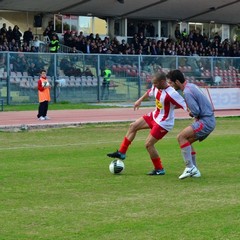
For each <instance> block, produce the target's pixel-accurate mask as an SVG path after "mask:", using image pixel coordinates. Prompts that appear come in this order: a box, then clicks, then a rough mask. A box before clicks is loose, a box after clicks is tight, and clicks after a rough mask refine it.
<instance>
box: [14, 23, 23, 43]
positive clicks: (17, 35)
mask: <svg viewBox="0 0 240 240" xmlns="http://www.w3.org/2000/svg"><path fill="white" fill-rule="evenodd" d="M21 37H22V33H21V32H20V31H19V27H18V25H15V26H14V28H13V31H12V39H15V41H16V43H17V44H18V46H19V47H20V46H21Z"/></svg>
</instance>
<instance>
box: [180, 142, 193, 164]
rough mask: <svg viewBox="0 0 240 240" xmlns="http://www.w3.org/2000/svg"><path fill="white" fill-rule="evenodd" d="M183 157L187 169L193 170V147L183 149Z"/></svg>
mask: <svg viewBox="0 0 240 240" xmlns="http://www.w3.org/2000/svg"><path fill="white" fill-rule="evenodd" d="M181 152H182V156H183V159H184V162H185V164H186V167H188V168H192V167H193V162H192V147H191V145H189V146H187V147H184V148H181Z"/></svg>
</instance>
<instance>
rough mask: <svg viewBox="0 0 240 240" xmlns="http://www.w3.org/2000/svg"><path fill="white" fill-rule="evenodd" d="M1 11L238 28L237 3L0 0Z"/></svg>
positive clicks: (222, 0) (216, 0)
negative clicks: (234, 25) (172, 21)
mask: <svg viewBox="0 0 240 240" xmlns="http://www.w3.org/2000/svg"><path fill="white" fill-rule="evenodd" d="M0 9H1V10H14V11H24V12H36V13H43V14H44V13H60V14H72V15H82V16H97V17H100V18H106V17H114V18H117V19H121V18H124V17H127V18H133V19H149V18H151V19H161V20H176V21H188V22H215V23H225V24H239V23H240V18H239V11H240V0H198V1H196V0H195V1H194V0H51V1H49V0H39V1H33V0H21V1H19V0H0Z"/></svg>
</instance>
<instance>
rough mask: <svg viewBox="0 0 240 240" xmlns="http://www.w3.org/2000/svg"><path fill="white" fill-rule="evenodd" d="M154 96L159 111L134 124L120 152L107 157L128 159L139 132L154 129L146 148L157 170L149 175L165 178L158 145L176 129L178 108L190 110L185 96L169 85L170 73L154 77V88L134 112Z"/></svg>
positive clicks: (144, 95) (141, 118) (137, 102)
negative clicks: (176, 110) (168, 77)
mask: <svg viewBox="0 0 240 240" xmlns="http://www.w3.org/2000/svg"><path fill="white" fill-rule="evenodd" d="M151 96H153V97H155V102H156V108H155V110H154V111H152V112H150V113H148V114H146V115H144V116H142V117H140V118H139V119H137V120H136V121H135V122H133V123H131V124H130V126H129V129H128V131H127V133H126V135H125V137H124V139H123V140H122V143H121V145H120V148H119V150H117V151H116V152H113V153H109V154H107V156H108V157H111V158H119V159H121V160H124V159H125V158H126V152H127V150H128V147H129V146H130V144H131V143H132V141H133V140H134V138H135V136H136V134H137V132H138V131H139V130H142V129H149V128H150V129H151V130H150V133H149V135H148V137H147V139H146V142H145V147H146V149H147V151H148V153H149V155H150V158H151V161H152V163H153V165H154V169H153V170H152V171H151V172H149V173H148V175H164V174H165V170H164V167H163V165H162V161H161V159H160V156H159V154H158V151H157V149H156V148H155V144H156V143H157V142H158V141H159V140H160V139H162V138H163V137H164V136H165V135H166V134H167V133H168V132H169V131H170V130H171V129H172V128H173V126H174V109H175V108H182V109H185V110H186V103H185V101H184V99H183V97H182V96H181V95H180V94H179V93H178V92H177V91H176V90H175V89H174V88H173V87H171V86H169V85H168V83H167V78H166V74H164V73H157V74H156V75H155V76H154V77H153V80H152V87H151V89H149V90H148V91H146V92H145V94H143V96H142V97H140V98H139V99H138V100H137V101H136V102H135V103H134V110H137V109H139V107H140V105H141V103H142V101H143V100H144V99H147V98H149V97H151Z"/></svg>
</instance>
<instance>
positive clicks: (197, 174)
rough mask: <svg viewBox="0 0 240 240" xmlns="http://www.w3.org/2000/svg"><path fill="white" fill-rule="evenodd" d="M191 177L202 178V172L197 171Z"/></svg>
mask: <svg viewBox="0 0 240 240" xmlns="http://www.w3.org/2000/svg"><path fill="white" fill-rule="evenodd" d="M191 177H195V178H198V177H201V172H200V171H199V170H197V172H196V173H195V174H194V175H192V176H191Z"/></svg>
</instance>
